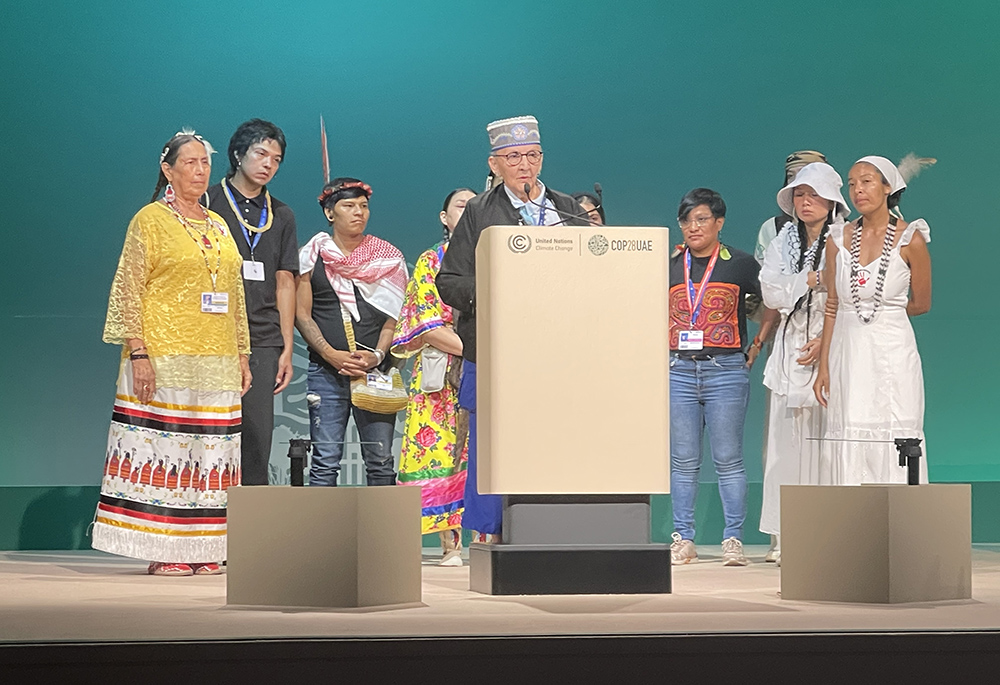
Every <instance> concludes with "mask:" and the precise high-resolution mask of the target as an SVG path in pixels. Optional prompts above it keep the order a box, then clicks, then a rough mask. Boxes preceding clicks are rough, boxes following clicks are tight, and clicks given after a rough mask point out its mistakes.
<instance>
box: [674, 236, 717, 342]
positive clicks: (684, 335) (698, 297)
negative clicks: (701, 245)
mask: <svg viewBox="0 0 1000 685" xmlns="http://www.w3.org/2000/svg"><path fill="white" fill-rule="evenodd" d="M720 247H721V244H718V245H716V246H715V251H714V252H713V253H712V258H711V259H710V260H709V262H708V266H707V267H705V274H704V275H703V276H702V277H701V283H699V284H698V289H697V291H696V290H695V287H694V283H692V282H691V250H690V249H687V250H685V251H684V288H685V291H686V292H687V299H688V311H689V312H690V313H691V320H690V322H689V324H688V326H689V328H688V330H686V331H680V334H679V335H678V338H677V349H679V350H692V351H693V350H703V349H705V331H702V330H697V329H696V328H695V326H696V325H697V323H698V315H699V314H700V313H701V305H702V302H703V301H704V299H705V289H706V288H707V287H708V282H709V281H710V280H711V278H712V272H713V271H715V263H716V262H717V261H718V260H719V251H720Z"/></svg>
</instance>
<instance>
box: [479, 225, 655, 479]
mask: <svg viewBox="0 0 1000 685" xmlns="http://www.w3.org/2000/svg"><path fill="white" fill-rule="evenodd" d="M669 258H670V241H669V238H668V234H667V229H666V228H658V227H657V228H643V227H637V228H632V227H617V226H615V227H605V226H593V227H592V226H586V227H584V226H565V227H564V226H493V227H490V228H488V229H486V230H485V231H483V233H482V236H481V237H480V240H479V245H478V247H477V250H476V321H477V369H476V372H477V379H478V396H477V412H476V414H477V421H478V433H479V440H478V471H479V481H478V486H479V491H480V492H482V493H495V494H613V493H643V494H646V493H666V492H669V489H670V433H669V423H670V390H669V376H670V336H669V316H668V296H669V290H670V275H669Z"/></svg>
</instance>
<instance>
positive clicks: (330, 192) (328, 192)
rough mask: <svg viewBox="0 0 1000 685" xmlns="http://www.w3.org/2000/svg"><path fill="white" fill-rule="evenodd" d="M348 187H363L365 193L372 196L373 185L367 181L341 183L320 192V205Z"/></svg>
mask: <svg viewBox="0 0 1000 685" xmlns="http://www.w3.org/2000/svg"><path fill="white" fill-rule="evenodd" d="M348 188H361V190H363V191H365V195H367V196H368V197H371V196H372V187H371V186H370V185H368V184H367V183H362V182H361V181H351V182H349V183H340V184H338V185H335V186H330V187H329V188H324V189H323V192H322V193H320V194H319V197H318V198H316V199H317V200H319V206H320V207H322V206H323V203H324V202H326V201H327V199H329V197H330V196H331V195H333V194H334V193H339V192H340V191H341V190H347V189H348Z"/></svg>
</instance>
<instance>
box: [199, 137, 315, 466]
mask: <svg viewBox="0 0 1000 685" xmlns="http://www.w3.org/2000/svg"><path fill="white" fill-rule="evenodd" d="M228 156H229V173H228V174H227V176H226V178H224V179H223V180H222V182H221V183H219V184H217V185H214V186H212V187H211V188H209V189H208V199H209V206H210V207H211V208H212V210H213V211H214V212H216V213H218V214H219V215H220V216H222V218H223V219H225V220H226V223H227V224H228V225H229V230H231V231H232V233H233V239H234V240H235V241H236V245H237V247H238V248H239V250H240V254H241V255H243V260H244V261H243V288H244V291H245V293H246V302H247V319H248V320H249V324H250V348H251V354H250V370H251V371H252V372H253V377H254V381H255V382H254V384H253V385H252V386H250V390H249V391H247V394H246V395H244V396H243V434H242V444H241V454H242V457H241V459H242V466H241V468H242V484H243V485H267V483H268V463H269V460H270V456H271V434H272V433H273V431H274V396H275V395H277V394H278V393H279V392H281V391H282V390H284V389H285V388H286V387H288V383H289V382H290V381H291V380H292V335H293V331H294V326H295V274H296V273H298V268H299V258H298V238H297V236H296V231H295V215H294V214H293V213H292V210H291V208H289V207H288V205H286V204H285V203H283V202H280V201H279V200H277V199H275V198H273V197H271V195H270V193H269V192H268V191H267V184H268V183H269V182H270V181H271V179H273V178H274V175H275V174H276V173H277V172H278V167H279V166H280V165H281V162H282V160H283V159H284V156H285V134H284V133H282V131H281V129H280V128H278V127H277V126H275V125H274V124H272V123H271V122H268V121H263V120H261V119H251V120H250V121H247V122H245V123H243V124H241V125H240V126H239V128H237V129H236V132H235V133H234V134H233V137H232V138H231V139H230V141H229V155H228Z"/></svg>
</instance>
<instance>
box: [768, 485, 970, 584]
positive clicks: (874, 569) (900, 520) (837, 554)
mask: <svg viewBox="0 0 1000 685" xmlns="http://www.w3.org/2000/svg"><path fill="white" fill-rule="evenodd" d="M781 597H782V599H798V600H828V601H835V602H882V603H896V602H926V601H932V600H946V599H969V598H970V597H972V489H971V486H969V485H965V484H962V485H959V484H947V485H945V484H940V485H860V486H857V485H855V486H824V485H782V486H781Z"/></svg>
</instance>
